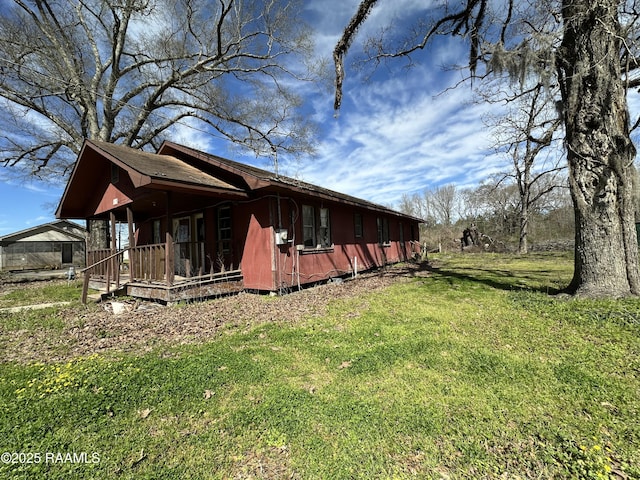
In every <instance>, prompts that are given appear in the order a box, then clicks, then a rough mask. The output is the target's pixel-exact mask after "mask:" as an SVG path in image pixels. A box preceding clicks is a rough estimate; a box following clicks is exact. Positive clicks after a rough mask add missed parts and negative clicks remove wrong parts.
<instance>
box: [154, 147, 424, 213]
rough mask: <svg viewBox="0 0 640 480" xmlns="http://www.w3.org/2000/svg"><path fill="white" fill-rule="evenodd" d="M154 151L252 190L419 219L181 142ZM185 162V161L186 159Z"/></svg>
mask: <svg viewBox="0 0 640 480" xmlns="http://www.w3.org/2000/svg"><path fill="white" fill-rule="evenodd" d="M158 153H170V154H171V155H175V156H180V157H181V158H186V157H187V156H190V157H192V158H197V159H198V160H200V161H204V162H206V163H207V164H209V165H212V166H215V167H218V168H222V169H223V170H225V171H227V172H229V173H232V174H235V175H238V176H240V177H242V178H243V180H244V182H245V183H246V184H247V185H248V186H249V187H250V188H251V189H252V190H259V189H263V188H273V189H279V190H288V191H295V192H298V193H303V194H306V195H312V196H317V197H321V198H323V199H326V200H333V201H337V202H340V203H348V204H350V205H356V206H360V207H363V208H366V209H369V210H376V211H379V212H384V213H387V214H392V215H396V216H401V217H406V218H409V219H411V220H415V221H418V222H421V223H422V222H423V220H422V219H420V218H416V217H413V216H411V215H407V214H404V213H401V212H398V211H395V210H392V209H390V208H387V207H385V206H382V205H378V204H376V203H372V202H369V201H367V200H363V199H361V198H357V197H354V196H351V195H347V194H344V193H340V192H336V191H335V190H330V189H328V188H324V187H320V186H318V185H314V184H311V183H307V182H303V181H301V180H297V179H294V178H291V177H287V176H284V175H276V174H275V173H273V172H270V171H268V170H263V169H261V168H257V167H254V166H251V165H247V164H244V163H240V162H235V161H233V160H228V159H226V158H222V157H219V156H217V155H212V154H209V153H205V152H201V151H199V150H195V149H192V148H189V147H186V146H184V145H179V144H176V143H172V142H167V141H165V142H164V143H163V144H162V145H161V146H160V149H159V150H158ZM187 161H188V160H187Z"/></svg>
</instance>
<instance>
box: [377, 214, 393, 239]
mask: <svg viewBox="0 0 640 480" xmlns="http://www.w3.org/2000/svg"><path fill="white" fill-rule="evenodd" d="M378 243H379V244H380V245H388V244H389V243H390V240H389V219H388V218H380V217H378Z"/></svg>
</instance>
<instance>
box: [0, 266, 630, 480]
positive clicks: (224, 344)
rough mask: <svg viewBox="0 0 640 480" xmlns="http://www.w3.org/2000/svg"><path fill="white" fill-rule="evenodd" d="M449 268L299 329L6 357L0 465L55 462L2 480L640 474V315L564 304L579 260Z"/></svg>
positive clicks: (608, 305) (3, 472)
mask: <svg viewBox="0 0 640 480" xmlns="http://www.w3.org/2000/svg"><path fill="white" fill-rule="evenodd" d="M434 265H435V266H436V268H435V270H434V273H433V275H432V276H431V277H428V278H415V279H413V280H412V281H410V282H409V283H401V284H397V285H395V286H393V287H391V288H388V289H386V290H384V291H383V292H378V293H375V294H370V295H368V296H366V297H360V298H355V299H351V300H343V301H335V302H334V303H332V304H331V305H330V308H329V312H328V314H327V315H325V316H323V317H322V318H317V317H310V318H307V319H301V320H300V322H299V323H298V324H295V325H276V324H266V325H264V324H263V325H260V326H257V327H253V328H248V329H245V328H243V329H237V330H231V331H229V332H228V334H225V335H223V336H222V337H220V338H218V339H217V340H215V341H213V342H211V343H208V344H205V345H199V346H176V347H174V348H173V349H171V350H169V351H167V350H166V349H164V350H163V351H162V352H152V353H150V354H146V355H144V356H137V357H136V356H125V355H123V356H121V357H120V358H116V359H114V358H107V357H101V356H98V355H94V356H90V357H87V358H80V359H76V360H74V361H71V362H67V363H61V364H30V365H20V364H16V363H5V364H3V365H2V374H1V376H0V419H1V420H0V452H5V451H6V452H24V453H27V454H28V453H31V454H35V453H40V454H41V461H40V463H38V464H2V463H0V477H1V478H27V479H31V478H33V479H36V478H50V479H63V478H64V479H68V478H83V479H84V478H123V479H145V478H149V479H151V478H163V479H172V478H175V479H184V478H194V479H205V478H220V479H222V478H291V477H294V478H302V479H326V478H332V479H352V478H362V479H365V478H366V479H369V478H381V479H382V478H384V479H387V478H388V479H393V478H434V479H442V478H444V479H446V478H451V479H458V478H474V479H475V478H510V479H511V478H567V479H569V478H571V479H575V478H582V479H598V478H619V477H614V476H613V473H614V472H616V471H618V472H624V474H626V475H627V478H640V455H639V453H638V445H640V425H639V424H638V423H639V422H638V421H637V419H638V418H639V413H640V412H639V411H638V410H639V408H640V402H639V401H638V394H639V392H640V379H639V375H640V337H639V335H638V334H639V331H640V301H639V300H636V299H629V300H620V301H615V302H613V301H593V300H572V299H566V298H563V297H553V296H549V295H547V293H546V292H547V291H556V290H557V289H558V288H560V287H561V286H562V285H565V284H566V283H567V282H568V281H569V280H570V276H571V259H570V258H569V257H566V256H558V255H531V256H521V257H515V256H501V255H448V256H441V257H437V258H435V263H434ZM182 308H184V309H185V315H186V314H188V308H189V307H188V306H187V307H182ZM3 334H4V333H3ZM46 452H52V453H56V452H60V453H63V454H64V453H68V452H72V453H73V452H75V453H76V454H79V453H81V452H86V453H87V456H85V457H80V459H83V460H85V459H86V460H88V461H89V463H57V464H52V463H48V464H47V463H46V462H45V460H46V457H45V453H46ZM93 452H96V454H97V457H92V456H91V455H92V454H93ZM94 459H95V460H99V461H97V462H96V463H91V461H92V460H94ZM32 460H33V458H32Z"/></svg>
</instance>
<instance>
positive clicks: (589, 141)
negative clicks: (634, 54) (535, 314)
mask: <svg viewBox="0 0 640 480" xmlns="http://www.w3.org/2000/svg"><path fill="white" fill-rule="evenodd" d="M618 4H619V1H618V0H573V1H572V0H564V1H563V18H564V29H565V30H564V38H563V42H562V48H561V50H560V54H559V64H558V67H559V73H560V79H561V84H562V88H563V92H562V94H563V101H564V114H565V127H566V143H567V159H568V162H569V184H570V187H571V196H572V198H573V202H574V207H575V220H576V225H575V229H576V243H575V245H576V247H575V248H576V250H575V271H574V276H573V280H572V282H571V285H570V286H569V290H570V291H572V292H573V293H576V294H578V295H585V296H608V297H611V296H613V297H621V296H626V295H630V294H635V295H637V294H638V293H640V289H639V286H640V280H639V273H638V244H637V239H636V230H635V206H634V201H633V200H634V198H633V197H634V186H635V176H636V171H635V168H634V166H633V161H634V158H635V153H636V151H635V148H634V146H633V143H632V142H631V139H630V136H629V114H628V110H627V101H626V95H625V89H624V85H623V83H622V79H621V68H620V52H621V48H622V38H623V37H622V36H621V32H620V25H619V22H618V12H617V7H618Z"/></svg>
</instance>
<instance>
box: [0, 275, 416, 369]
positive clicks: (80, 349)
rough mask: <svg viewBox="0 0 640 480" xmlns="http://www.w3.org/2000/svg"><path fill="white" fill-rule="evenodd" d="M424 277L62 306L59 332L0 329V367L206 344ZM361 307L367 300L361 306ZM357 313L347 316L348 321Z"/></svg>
mask: <svg viewBox="0 0 640 480" xmlns="http://www.w3.org/2000/svg"><path fill="white" fill-rule="evenodd" d="M427 275H428V269H427V265H426V264H412V263H409V264H400V265H394V266H390V267H387V268H385V269H382V270H379V271H375V272H367V273H364V274H361V275H359V276H358V277H357V278H356V279H353V280H352V279H346V280H344V281H342V282H338V283H327V284H324V285H319V286H316V287H313V288H307V289H304V290H301V291H294V292H292V293H290V294H287V295H282V296H278V297H270V296H268V295H259V294H251V293H240V294H238V295H233V296H229V297H224V298H218V299H214V300H210V301H206V302H200V303H192V304H188V305H174V306H162V305H159V304H155V303H150V302H139V301H135V300H126V301H122V300H117V301H118V302H120V303H124V305H119V306H118V309H119V311H124V313H121V314H119V315H116V314H114V313H113V312H114V307H113V305H110V304H109V302H106V303H102V304H98V305H88V306H86V307H85V306H77V305H76V306H73V307H68V308H61V309H58V310H56V311H55V313H54V314H55V315H56V316H58V317H59V319H61V320H62V322H63V324H64V328H63V329H62V331H55V332H52V331H51V330H47V329H33V328H31V329H25V330H13V331H0V340H1V343H2V344H3V345H2V347H3V348H2V349H1V350H2V353H1V354H0V355H1V356H0V361H17V362H20V363H28V362H34V361H45V362H50V361H63V360H68V359H70V358H75V357H78V356H84V355H90V354H92V353H113V354H114V355H117V354H118V353H122V352H134V353H136V354H142V353H145V352H147V351H150V350H152V349H154V348H158V347H170V346H175V345H184V344H197V343H205V342H207V341H209V340H211V339H212V338H215V337H217V336H219V335H221V334H223V332H225V331H236V330H237V329H239V328H240V329H242V328H248V327H251V326H255V325H259V324H262V323H265V322H276V323H290V324H293V323H296V322H299V321H300V320H301V319H305V318H311V317H314V316H322V315H323V314H325V313H326V311H327V305H328V304H329V302H331V301H333V300H336V299H347V298H353V297H357V296H360V295H364V294H369V293H371V292H375V291H379V290H381V289H384V288H386V287H388V286H390V285H392V284H394V283H398V282H406V281H408V280H409V279H411V278H413V277H419V276H427ZM364 307H366V302H364V303H363V304H362V305H361V308H364ZM359 308H360V307H359ZM358 314H359V312H352V315H353V316H357V315H358Z"/></svg>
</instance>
